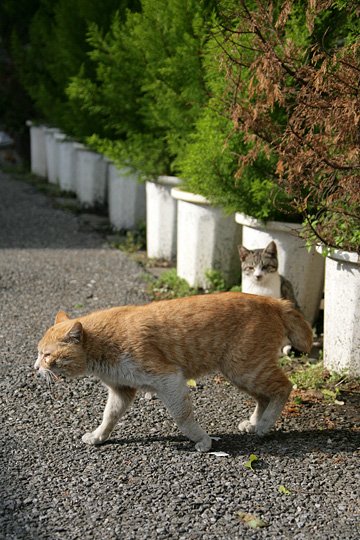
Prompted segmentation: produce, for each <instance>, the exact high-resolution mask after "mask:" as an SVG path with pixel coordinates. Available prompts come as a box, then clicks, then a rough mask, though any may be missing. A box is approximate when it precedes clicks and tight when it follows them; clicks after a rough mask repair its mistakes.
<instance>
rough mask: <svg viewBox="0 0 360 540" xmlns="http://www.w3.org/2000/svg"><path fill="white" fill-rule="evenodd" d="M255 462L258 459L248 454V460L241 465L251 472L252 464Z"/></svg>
mask: <svg viewBox="0 0 360 540" xmlns="http://www.w3.org/2000/svg"><path fill="white" fill-rule="evenodd" d="M255 461H259V458H258V457H257V456H255V454H250V457H249V460H248V461H246V462H245V463H244V464H243V465H244V467H246V468H247V469H250V470H251V471H253V470H254V469H253V466H252V464H253V463H254V462H255Z"/></svg>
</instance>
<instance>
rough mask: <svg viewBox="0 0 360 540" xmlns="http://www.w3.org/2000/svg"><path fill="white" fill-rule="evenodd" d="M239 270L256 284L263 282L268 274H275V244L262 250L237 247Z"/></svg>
mask: <svg viewBox="0 0 360 540" xmlns="http://www.w3.org/2000/svg"><path fill="white" fill-rule="evenodd" d="M238 249H239V255H240V261H241V270H242V272H243V274H245V275H246V276H248V277H250V278H251V279H252V280H253V281H254V282H256V283H262V282H265V281H266V279H267V278H268V276H269V275H270V274H273V273H274V272H277V269H278V258H277V248H276V244H275V242H270V244H268V245H267V246H266V247H265V248H264V249H246V247H244V246H238Z"/></svg>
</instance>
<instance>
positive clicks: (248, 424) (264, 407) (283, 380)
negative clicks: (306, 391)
mask: <svg viewBox="0 0 360 540" xmlns="http://www.w3.org/2000/svg"><path fill="white" fill-rule="evenodd" d="M224 374H225V375H226V373H224ZM227 376H228V378H229V379H230V381H231V382H232V383H233V384H234V385H235V386H237V387H238V388H239V390H242V391H245V392H246V393H248V394H250V395H251V396H253V397H255V399H256V407H255V410H254V412H253V414H252V415H251V416H250V419H249V420H244V421H242V422H240V424H239V430H240V431H243V432H247V433H256V434H257V435H260V436H262V435H265V434H266V433H267V432H268V431H269V430H270V429H271V428H272V427H273V426H274V425H275V422H276V420H277V419H278V417H279V416H280V414H281V411H282V410H283V408H284V406H285V403H286V401H287V399H288V397H289V394H290V392H291V389H292V384H291V382H290V381H289V379H288V378H287V377H286V376H285V374H284V373H283V372H282V370H281V369H280V368H279V367H278V366H277V365H272V366H271V368H270V366H267V367H266V368H265V369H264V370H262V371H259V372H258V373H252V375H251V377H246V376H244V375H242V376H241V377H239V378H238V377H236V376H234V375H233V374H232V376H231V377H229V374H227Z"/></svg>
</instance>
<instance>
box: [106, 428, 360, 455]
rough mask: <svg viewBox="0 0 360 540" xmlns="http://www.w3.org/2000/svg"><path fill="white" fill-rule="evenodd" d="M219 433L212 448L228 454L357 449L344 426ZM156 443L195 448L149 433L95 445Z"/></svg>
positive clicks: (177, 439) (347, 451) (354, 435)
mask: <svg viewBox="0 0 360 540" xmlns="http://www.w3.org/2000/svg"><path fill="white" fill-rule="evenodd" d="M212 436H214V437H219V439H220V440H219V441H213V447H212V451H215V452H216V451H222V452H226V453H228V454H229V455H230V456H233V457H235V456H237V455H243V454H248V453H251V452H253V451H254V447H256V449H257V450H258V451H259V452H262V453H266V454H268V455H274V456H277V455H278V456H284V455H287V456H291V457H303V456H305V455H307V454H311V453H313V452H321V453H322V454H324V453H325V454H328V455H329V456H333V455H335V454H338V453H339V452H341V453H345V454H351V453H353V452H354V451H356V450H357V448H358V446H359V442H360V435H359V433H356V432H354V431H350V430H347V429H324V430H318V431H315V430H306V431H293V432H291V433H288V432H286V433H285V432H279V431H278V432H274V433H273V434H270V435H268V436H266V437H264V438H259V437H254V436H253V435H248V434H227V435H224V434H212ZM155 443H164V446H165V445H166V444H168V443H172V446H173V447H174V448H175V449H176V450H178V451H181V452H196V450H195V447H194V445H193V443H191V442H190V441H188V440H187V439H185V438H183V437H181V436H179V437H174V436H172V437H170V436H169V437H167V436H165V437H164V436H157V435H150V436H149V437H130V438H123V439H118V438H116V439H109V440H108V441H106V442H104V443H103V444H102V445H99V446H97V447H96V448H98V449H101V448H102V449H105V448H106V447H109V446H138V445H141V446H144V445H145V446H151V445H152V444H155Z"/></svg>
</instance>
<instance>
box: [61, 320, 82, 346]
mask: <svg viewBox="0 0 360 540" xmlns="http://www.w3.org/2000/svg"><path fill="white" fill-rule="evenodd" d="M82 337H83V327H82V324H81V322H79V321H76V322H75V323H74V324H73V325H72V327H71V328H70V330H69V331H68V333H67V334H66V336H65V338H64V340H63V341H65V342H66V343H69V342H70V343H80V342H81V340H82Z"/></svg>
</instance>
